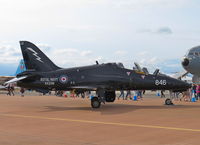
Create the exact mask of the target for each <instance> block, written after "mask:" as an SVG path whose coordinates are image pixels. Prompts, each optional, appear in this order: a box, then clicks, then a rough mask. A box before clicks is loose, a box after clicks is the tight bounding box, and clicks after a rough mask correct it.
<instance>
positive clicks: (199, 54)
mask: <svg viewBox="0 0 200 145" xmlns="http://www.w3.org/2000/svg"><path fill="white" fill-rule="evenodd" d="M182 66H183V68H184V69H185V70H186V71H187V72H189V73H191V74H193V78H192V81H193V83H195V84H200V46H196V47H193V48H191V49H189V51H188V52H187V54H186V55H185V56H184V58H183V61H182Z"/></svg>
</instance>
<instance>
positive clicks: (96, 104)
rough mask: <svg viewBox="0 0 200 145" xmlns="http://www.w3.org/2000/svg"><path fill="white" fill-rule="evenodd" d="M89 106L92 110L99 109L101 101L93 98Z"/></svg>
mask: <svg viewBox="0 0 200 145" xmlns="http://www.w3.org/2000/svg"><path fill="white" fill-rule="evenodd" d="M91 106H92V108H100V106H101V101H100V100H99V98H98V97H93V98H92V100H91Z"/></svg>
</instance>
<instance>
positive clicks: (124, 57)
mask: <svg viewBox="0 0 200 145" xmlns="http://www.w3.org/2000/svg"><path fill="white" fill-rule="evenodd" d="M199 14H200V1H198V0H73V1H72V0H0V24H1V25H0V26H1V27H0V64H4V65H6V64H13V65H17V63H18V61H19V60H20V58H21V57H22V56H21V53H20V47H19V41H20V40H27V41H31V42H33V43H35V44H37V45H38V46H39V47H40V48H41V49H42V50H43V51H44V52H45V53H46V54H47V55H48V56H49V57H50V59H52V60H53V61H54V62H55V63H56V64H57V65H59V66H62V67H73V66H79V65H88V64H93V63H94V62H95V60H99V61H100V62H110V61H111V62H115V61H117V62H123V63H124V64H125V65H126V66H128V67H131V66H132V65H133V62H134V61H137V62H139V63H141V64H143V65H147V66H153V65H155V66H156V64H157V63H160V62H164V61H166V60H180V59H181V58H182V56H183V55H184V54H185V53H186V51H187V49H189V48H191V47H193V46H196V45H200V27H199V26H200V20H199ZM165 65H174V66H177V65H180V64H177V61H176V64H165ZM0 74H1V71H0Z"/></svg>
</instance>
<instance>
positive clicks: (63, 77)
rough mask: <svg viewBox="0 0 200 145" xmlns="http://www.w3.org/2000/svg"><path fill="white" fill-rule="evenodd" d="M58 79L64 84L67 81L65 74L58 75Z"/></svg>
mask: <svg viewBox="0 0 200 145" xmlns="http://www.w3.org/2000/svg"><path fill="white" fill-rule="evenodd" d="M59 81H60V82H61V83H62V84H66V83H67V82H68V77H67V76H65V75H63V76H60V78H59Z"/></svg>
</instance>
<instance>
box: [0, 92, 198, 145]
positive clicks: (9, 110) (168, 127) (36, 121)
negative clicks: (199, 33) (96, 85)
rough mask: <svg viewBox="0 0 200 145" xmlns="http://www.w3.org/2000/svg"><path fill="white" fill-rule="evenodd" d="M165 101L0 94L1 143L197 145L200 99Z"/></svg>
mask: <svg viewBox="0 0 200 145" xmlns="http://www.w3.org/2000/svg"><path fill="white" fill-rule="evenodd" d="M149 96H150V97H149ZM163 102H164V99H160V98H154V97H151V95H146V96H145V98H144V99H143V100H141V101H131V100H116V102H114V103H107V104H105V105H102V106H101V108H100V109H92V108H91V107H90V101H89V99H81V98H75V99H74V98H63V97H55V96H25V97H20V96H6V95H3V94H0V145H161V144H162V145H199V144H200V115H199V114H200V102H195V103H192V102H180V101H175V102H174V103H175V104H176V105H174V106H165V105H163Z"/></svg>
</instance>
